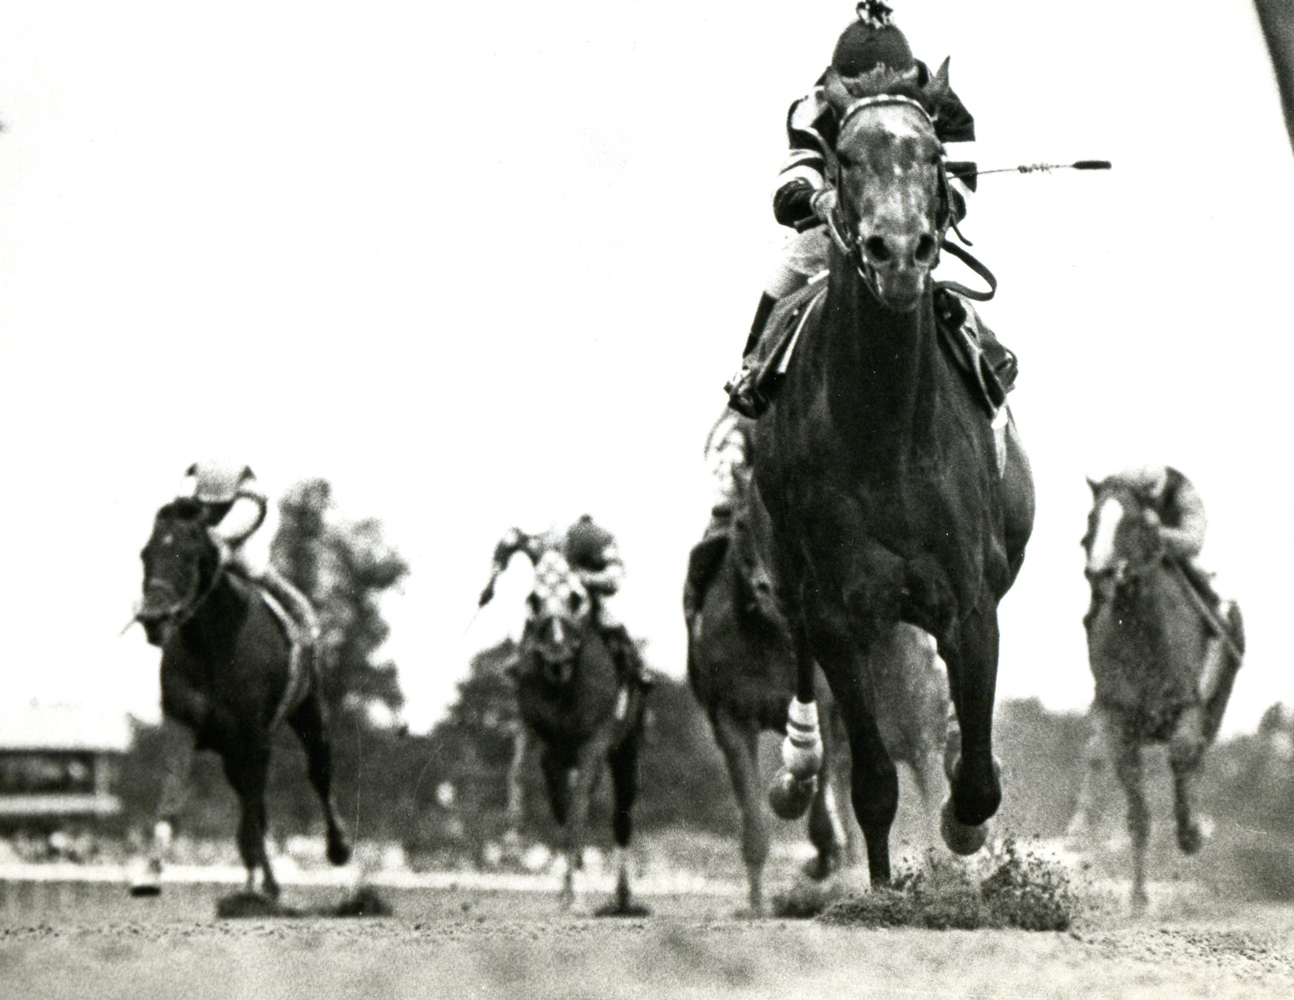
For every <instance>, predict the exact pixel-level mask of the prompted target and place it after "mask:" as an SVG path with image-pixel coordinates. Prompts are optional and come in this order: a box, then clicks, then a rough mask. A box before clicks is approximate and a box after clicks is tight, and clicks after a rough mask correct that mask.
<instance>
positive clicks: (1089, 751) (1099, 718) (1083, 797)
mask: <svg viewBox="0 0 1294 1000" xmlns="http://www.w3.org/2000/svg"><path fill="white" fill-rule="evenodd" d="M1089 720H1090V724H1091V727H1092V732H1091V735H1089V736H1088V738H1087V743H1086V745H1085V746H1084V747H1083V761H1082V766H1083V774H1082V778H1081V779H1080V782H1079V786H1078V801H1077V802H1076V803H1075V805H1074V815H1073V816H1072V817H1071V818H1070V820H1069V825H1068V826H1066V828H1065V836H1066V837H1068V838H1069V839H1071V840H1077V839H1079V838H1081V837H1084V836H1087V835H1090V833H1091V832H1092V830H1093V828H1094V827H1095V825H1096V790H1097V785H1098V784H1099V782H1100V780H1101V773H1102V772H1103V771H1104V770H1105V762H1106V761H1107V760H1109V759H1110V736H1109V733H1108V731H1107V729H1108V726H1107V722H1106V719H1105V714H1104V713H1103V712H1102V711H1101V710H1100V709H1099V708H1097V707H1096V706H1095V705H1093V706H1092V711H1091V713H1090V715H1089Z"/></svg>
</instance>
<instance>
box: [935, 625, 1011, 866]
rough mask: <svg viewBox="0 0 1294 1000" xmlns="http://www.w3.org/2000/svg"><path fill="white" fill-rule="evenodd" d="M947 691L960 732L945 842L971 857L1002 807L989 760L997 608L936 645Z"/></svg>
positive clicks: (994, 767)
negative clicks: (995, 814) (946, 680)
mask: <svg viewBox="0 0 1294 1000" xmlns="http://www.w3.org/2000/svg"><path fill="white" fill-rule="evenodd" d="M939 655H940V656H941V657H943V661H944V663H945V665H946V666H947V668H948V689H949V693H950V694H951V695H952V700H953V706H954V707H955V708H956V710H957V723H958V726H959V728H960V729H961V754H960V756H959V757H958V759H957V761H956V763H955V764H954V765H953V767H952V769H951V771H952V773H951V784H952V795H951V797H950V799H949V800H948V802H946V803H945V804H944V807H943V817H942V830H943V836H944V843H946V844H947V845H948V848H949V850H951V851H953V852H955V853H957V854H973V853H974V852H975V851H977V850H979V849H980V847H982V846H983V844H984V841H985V839H986V838H987V836H988V830H987V829H986V828H985V826H984V824H985V823H987V821H988V819H989V818H990V817H991V816H992V815H993V814H994V813H996V812H997V809H998V806H999V805H1001V803H1002V785H1001V781H1000V779H999V776H998V775H999V767H998V763H997V761H996V760H995V759H994V758H993V701H994V697H995V694H996V686H997V657H998V628H997V609H996V608H992V607H989V608H979V609H976V610H975V611H973V612H972V613H971V614H970V615H969V616H967V618H966V620H965V621H963V622H962V625H961V629H960V632H959V634H958V635H957V637H956V641H948V640H947V638H945V637H941V638H940V640H939Z"/></svg>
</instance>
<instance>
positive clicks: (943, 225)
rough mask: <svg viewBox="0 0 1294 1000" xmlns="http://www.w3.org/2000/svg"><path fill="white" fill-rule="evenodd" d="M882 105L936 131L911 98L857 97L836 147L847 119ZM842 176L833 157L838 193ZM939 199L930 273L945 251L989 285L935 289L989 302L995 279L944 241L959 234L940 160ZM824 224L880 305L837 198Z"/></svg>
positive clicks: (871, 271)
mask: <svg viewBox="0 0 1294 1000" xmlns="http://www.w3.org/2000/svg"><path fill="white" fill-rule="evenodd" d="M883 105H900V106H907V107H910V108H915V109H916V110H917V111H918V112H920V114H921V117H922V119H924V121H925V122H926V123H927V124H928V125H929V126H930V130H931V132H934V131H935V123H934V119H933V118H932V117H931V115H930V112H929V111H927V110H926V108H925V106H924V105H923V104H922V103H921V102H920V101H918V100H916V99H914V98H911V97H906V96H904V95H902V94H874V95H872V96H870V97H860V98H858V99H857V100H856V101H854V102H853V103H852V104H850V105H849V106H848V107H847V108H845V111H844V113H843V114H842V115H841V116H840V124H839V126H838V129H837V133H836V134H837V143H839V136H841V135H843V134H844V132H845V126H846V125H847V124H848V123H849V121H850V119H852V118H853V117H854V116H855V115H857V114H858V113H859V112H861V111H865V110H866V109H868V108H873V107H878V106H883ZM843 173H844V168H843V166H842V165H841V162H840V157H839V155H837V156H836V157H835V176H834V177H833V187H834V188H835V190H836V191H837V193H839V192H840V191H843V190H844V187H843V184H842V180H843ZM938 197H939V217H938V218H937V219H936V220H935V230H936V231H937V232H938V234H939V237H938V240H937V241H936V242H937V248H938V249H937V251H936V255H935V261H934V263H933V264H931V266H930V269H931V270H932V271H933V270H934V268H935V266H936V265H937V264H938V263H939V257H938V252H939V251H943V250H946V251H947V252H948V253H950V254H952V255H953V256H954V257H956V258H958V259H959V260H961V261H962V262H963V263H964V264H965V265H966V266H967V267H969V268H970V269H971V270H972V271H974V272H975V273H976V274H978V275H979V276H980V277H981V278H983V279H984V281H985V282H986V283H987V284H988V286H989V290H988V291H987V292H983V291H976V290H974V289H971V288H967V287H966V286H965V285H963V284H961V283H959V282H956V281H938V282H935V283H934V287H935V288H946V289H948V290H950V291H953V292H956V293H957V294H959V295H962V296H964V297H966V298H969V299H975V300H976V301H979V302H987V301H988V300H989V299H991V298H993V296H994V295H995V294H996V292H997V278H996V277H994V275H993V272H992V271H990V270H989V269H988V268H987V267H985V266H984V264H982V263H981V262H980V261H979V260H977V259H976V258H975V257H974V256H973V255H972V254H971V253H970V252H969V251H967V250H965V249H963V248H962V247H959V246H957V245H956V244H954V243H950V242H948V241H947V239H946V234H947V232H948V230H949V229H952V230H953V231H954V232H956V233H957V234H958V235H959V236H961V232H960V230H958V229H957V223H956V221H955V220H954V219H953V215H952V192H951V189H950V187H949V182H948V170H947V167H946V166H945V164H944V161H943V159H942V157H941V158H940V161H939V194H938ZM825 222H826V226H827V232H828V233H829V234H830V236H831V241H832V242H833V243H834V244H835V245H836V248H837V249H838V250H839V251H840V253H841V254H842V255H843V256H844V257H845V259H846V260H848V261H850V262H851V263H852V264H853V265H854V269H855V270H856V271H857V272H858V276H859V277H860V278H862V279H863V282H864V283H865V284H866V285H867V287H868V289H869V290H870V291H871V293H872V296H873V297H874V298H876V299H877V300H878V301H879V300H880V283H879V280H878V278H877V275H876V268H875V267H874V266H873V265H872V264H871V263H869V262H868V260H867V257H866V255H865V254H864V253H863V250H862V246H861V245H860V243H859V239H858V233H856V232H853V231H851V230H850V228H849V226H848V224H847V222H846V220H845V219H844V217H843V216H842V215H841V213H840V201H839V198H837V201H836V204H835V205H833V206H832V208H831V211H830V212H828V213H827V218H826V220H825ZM962 240H963V242H966V243H969V242H970V241H969V240H967V239H965V237H962Z"/></svg>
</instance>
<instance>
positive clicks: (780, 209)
mask: <svg viewBox="0 0 1294 1000" xmlns="http://www.w3.org/2000/svg"><path fill="white" fill-rule="evenodd" d="M832 113H833V112H832V111H831V109H830V106H829V105H828V104H827V101H826V97H825V96H824V94H823V91H822V88H821V87H815V88H814V90H813V92H812V93H810V94H809V95H808V96H807V97H802V98H800V99H799V100H798V101H796V102H795V103H794V104H792V105H791V107H790V110H789V111H787V114H786V135H787V141H788V142H789V144H790V148H791V151H790V153H788V154H787V157H786V161H785V162H784V163H783V164H782V169H781V170H779V171H778V174H777V188H776V189H775V190H774V192H773V217H774V218H776V219H777V221H778V223H780V224H781V225H783V226H790V227H798V226H799V225H800V224H801V223H803V222H805V221H806V220H808V219H811V218H812V217H813V215H814V205H813V201H814V196H815V195H817V194H818V193H819V192H820V191H822V190H823V189H824V188H825V187H826V186H827V180H826V169H827V166H826V165H827V150H828V145H827V141H826V140H825V139H824V138H823V136H822V132H821V129H822V127H823V124H824V122H825V121H827V120H828V119H829V117H830V115H831V114H832Z"/></svg>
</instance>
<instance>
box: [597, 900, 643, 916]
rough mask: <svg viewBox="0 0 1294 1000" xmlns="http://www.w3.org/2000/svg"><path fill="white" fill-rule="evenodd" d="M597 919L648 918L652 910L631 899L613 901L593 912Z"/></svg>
mask: <svg viewBox="0 0 1294 1000" xmlns="http://www.w3.org/2000/svg"><path fill="white" fill-rule="evenodd" d="M593 915H594V916H595V917H647V916H650V915H651V910H649V909H648V908H647V907H645V906H643V905H642V904H641V903H636V902H634V901H633V900H631V899H613V900H611V901H610V902H609V903H604V904H602V905H601V906H599V907H598V908H597V909H596V910H594V911H593Z"/></svg>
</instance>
